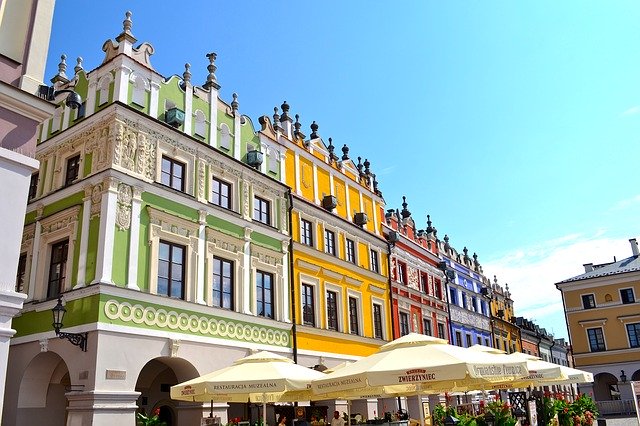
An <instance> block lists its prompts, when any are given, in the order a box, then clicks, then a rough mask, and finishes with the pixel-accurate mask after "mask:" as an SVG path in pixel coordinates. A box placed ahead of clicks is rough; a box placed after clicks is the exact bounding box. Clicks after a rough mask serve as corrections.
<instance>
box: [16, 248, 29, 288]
mask: <svg viewBox="0 0 640 426" xmlns="http://www.w3.org/2000/svg"><path fill="white" fill-rule="evenodd" d="M28 260H29V256H28V255H27V253H26V252H21V253H20V255H19V256H18V269H17V271H16V285H15V287H14V289H15V292H16V293H24V288H25V283H26V278H27V276H28V274H27V264H28Z"/></svg>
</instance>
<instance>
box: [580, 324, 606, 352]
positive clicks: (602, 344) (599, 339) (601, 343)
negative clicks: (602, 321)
mask: <svg viewBox="0 0 640 426" xmlns="http://www.w3.org/2000/svg"><path fill="white" fill-rule="evenodd" d="M591 331H593V332H594V335H593V340H592V336H591V333H590V332H591ZM598 331H599V333H598ZM585 332H586V333H587V342H588V343H589V352H604V351H606V350H607V343H606V341H605V339H604V330H603V328H602V327H591V328H587V329H586V330H585ZM598 334H599V336H598ZM594 341H595V343H596V344H597V345H598V346H597V347H596V348H595V350H594V347H593V345H592V343H594Z"/></svg>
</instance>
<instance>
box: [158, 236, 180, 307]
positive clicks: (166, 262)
mask: <svg viewBox="0 0 640 426" xmlns="http://www.w3.org/2000/svg"><path fill="white" fill-rule="evenodd" d="M185 251H186V250H185V247H184V246H181V245H179V244H174V243H169V242H166V241H160V247H159V249H158V288H157V294H161V295H163V296H169V297H174V298H176V299H184V276H185V275H184V273H185V268H184V267H185Z"/></svg>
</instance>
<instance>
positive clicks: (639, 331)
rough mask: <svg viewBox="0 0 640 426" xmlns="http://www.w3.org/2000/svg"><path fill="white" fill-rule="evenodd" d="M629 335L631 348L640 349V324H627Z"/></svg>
mask: <svg viewBox="0 0 640 426" xmlns="http://www.w3.org/2000/svg"><path fill="white" fill-rule="evenodd" d="M627 335H628V336H629V347H630V348H640V322H637V323H635V324H627Z"/></svg>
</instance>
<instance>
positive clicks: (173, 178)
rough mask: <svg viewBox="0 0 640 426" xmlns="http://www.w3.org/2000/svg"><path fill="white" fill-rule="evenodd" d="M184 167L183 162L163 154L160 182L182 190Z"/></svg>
mask: <svg viewBox="0 0 640 426" xmlns="http://www.w3.org/2000/svg"><path fill="white" fill-rule="evenodd" d="M184 168H185V165H184V164H183V163H181V162H179V161H176V160H173V159H171V158H169V157H165V156H164V155H163V156H162V170H161V174H160V183H162V184H163V185H166V186H168V187H170V188H173V189H177V190H178V191H182V192H184V177H185V176H184Z"/></svg>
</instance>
